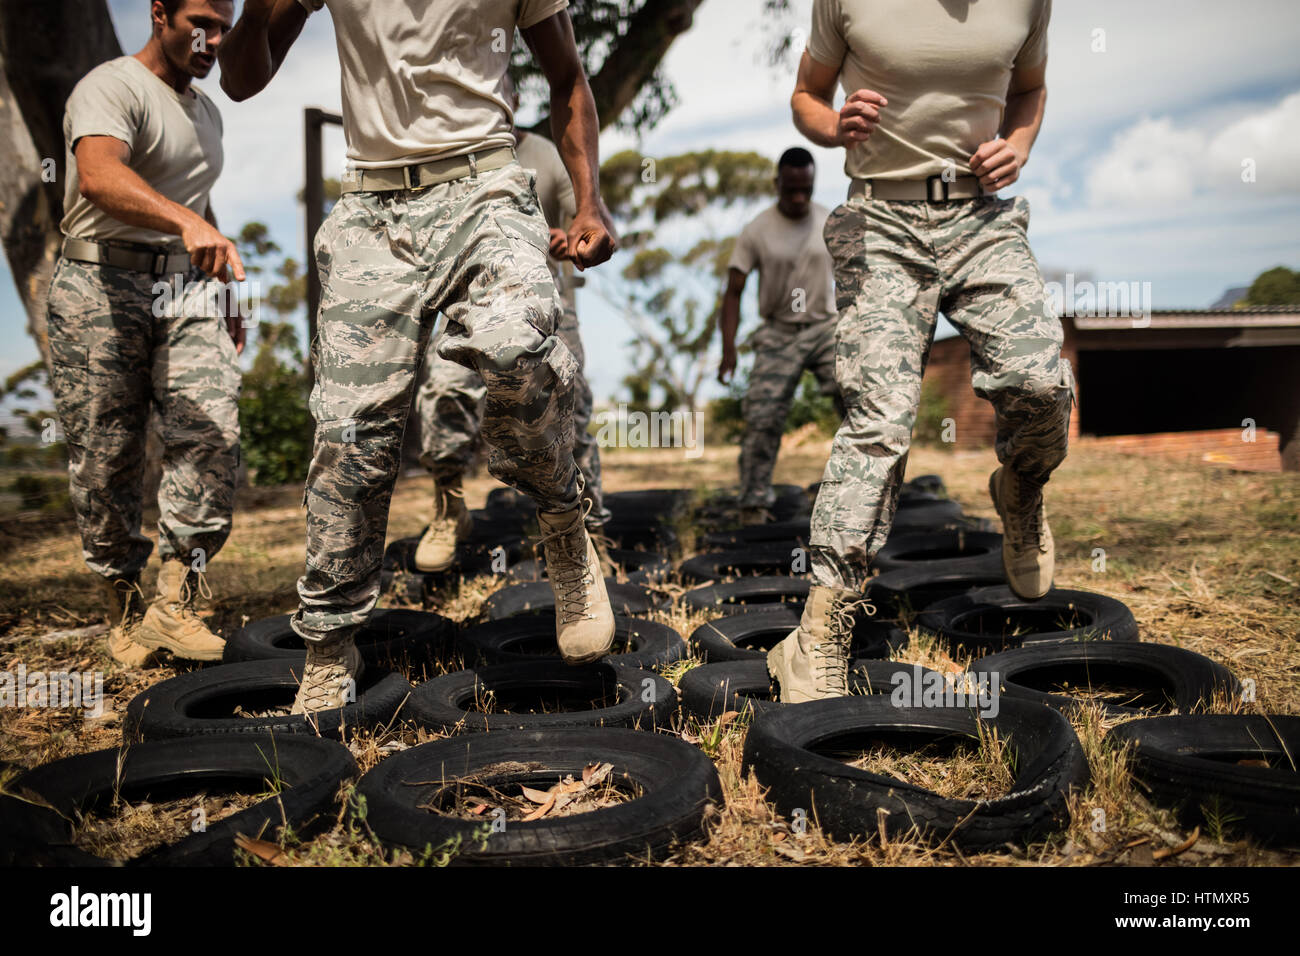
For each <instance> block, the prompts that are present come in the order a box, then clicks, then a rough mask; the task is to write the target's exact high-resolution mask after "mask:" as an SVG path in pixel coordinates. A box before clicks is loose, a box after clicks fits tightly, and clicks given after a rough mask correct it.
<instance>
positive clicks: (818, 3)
mask: <svg viewBox="0 0 1300 956" xmlns="http://www.w3.org/2000/svg"><path fill="white" fill-rule="evenodd" d="M1051 13H1052V0H813V13H812V31H811V33H810V35H809V37H808V54H809V55H810V56H811V57H812V58H813V59H814V60H817V61H818V62H819V63H823V64H825V65H827V66H833V67H838V68H839V70H840V85H841V86H842V87H843V88H844V91H845V95H846V96H847V95H849V94H851V93H854V92H855V91H857V90H860V89H867V90H874V91H875V92H877V93H880V94H881V95H883V96H884V97H885V99H887V100H888V101H889V105H888V106H886V107H884V108H883V109H881V111H880V125H879V126H878V127H877V128H876V130H875V131H874V132H873V133H872V134H871V136H870V138H868V139H867V141H866V142H864V143H859V144H857V145H856V146H853V147H851V148H850V149H848V150H846V151H845V159H844V172H845V173H847V174H848V175H849V176H851V177H854V178H858V179H924V178H925V177H927V176H933V175H937V174H941V173H942V172H943V171H944V170H945V169H946V168H948V164H949V163H951V164H952V165H953V166H955V167H956V172H955V175H958V176H968V175H970V163H969V160H970V157H971V154H972V153H974V152H975V150H976V149H978V148H979V147H980V145H981V144H983V143H987V142H989V141H990V140H992V139H994V138H996V137H997V133H998V129H999V128H1000V127H1001V125H1002V113H1003V110H1004V109H1005V108H1006V104H1007V87H1008V86H1009V85H1010V82H1011V71H1012V69H1013V68H1016V67H1035V66H1039V65H1041V64H1042V62H1043V61H1044V60H1045V59H1046V58H1047V23H1048V20H1049V19H1050V18H1051Z"/></svg>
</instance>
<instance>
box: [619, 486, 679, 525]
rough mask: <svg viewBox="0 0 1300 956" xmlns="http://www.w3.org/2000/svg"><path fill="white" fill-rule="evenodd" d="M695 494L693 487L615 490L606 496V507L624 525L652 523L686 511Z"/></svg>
mask: <svg viewBox="0 0 1300 956" xmlns="http://www.w3.org/2000/svg"><path fill="white" fill-rule="evenodd" d="M692 497H693V495H692V492H691V490H690V489H689V488H651V489H648V490H643V491H615V492H613V493H612V494H608V495H605V496H604V502H605V507H606V508H607V509H609V513H610V514H611V515H613V516H614V517H613V520H614V521H615V522H617V523H620V524H629V525H630V524H635V523H638V522H639V523H641V524H643V525H644V524H650V523H655V522H660V521H663V520H664V518H665V517H672V516H674V515H679V514H681V513H683V512H684V511H685V510H686V509H687V507H688V506H689V505H690V503H691V498H692Z"/></svg>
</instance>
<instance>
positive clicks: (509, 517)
mask: <svg viewBox="0 0 1300 956" xmlns="http://www.w3.org/2000/svg"><path fill="white" fill-rule="evenodd" d="M483 510H484V511H485V512H487V513H488V514H489V515H492V516H493V518H494V519H496V520H502V521H506V522H509V521H519V520H523V521H531V520H532V519H533V518H534V517H536V515H537V502H535V501H533V499H532V498H529V497H528V496H527V495H525V494H521V493H520V492H518V491H515V489H513V488H493V489H492V490H491V491H489V492H488V493H487V500H486V501H485V502H484V503H483ZM497 516H500V517H499V518H497Z"/></svg>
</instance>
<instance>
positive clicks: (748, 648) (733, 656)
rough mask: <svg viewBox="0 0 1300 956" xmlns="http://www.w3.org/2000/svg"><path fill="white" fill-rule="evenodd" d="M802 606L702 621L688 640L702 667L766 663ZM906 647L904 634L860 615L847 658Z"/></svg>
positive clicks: (793, 625) (885, 654)
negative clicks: (702, 661) (716, 664)
mask: <svg viewBox="0 0 1300 956" xmlns="http://www.w3.org/2000/svg"><path fill="white" fill-rule="evenodd" d="M802 613H803V608H802V605H797V604H785V605H779V606H776V607H773V608H770V609H766V608H764V609H761V610H753V611H744V612H741V613H740V614H730V615H728V616H726V617H721V618H717V619H715V620H712V621H705V622H704V623H703V624H701V625H700V626H699V627H697V628H696V629H695V632H694V633H693V634H692V635H691V640H692V641H694V642H695V646H696V648H697V649H698V652H699V655H700V657H701V658H702V659H703V660H704V661H705V662H706V663H710V664H713V663H718V662H720V661H752V660H767V652H768V651H770V650H771V649H772V648H773V647H775V646H776V644H777V643H778V642H779V641H781V640H783V639H784V638H785V637H786V635H788V634H789V633H790V632H791V631H792V630H794V629H795V628H796V627H798V626H799V618H800V615H801V614H802ZM906 646H907V632H906V631H904V630H903V629H902V628H900V627H898V626H896V625H894V624H892V623H891V622H889V621H884V620H881V619H880V618H879V617H867V616H865V615H862V616H860V617H858V618H857V620H856V622H855V626H854V628H853V642H852V644H850V646H849V654H850V656H852V657H854V658H880V657H888V656H889V655H890V653H892V652H893V651H895V650H898V649H900V648H903V647H906Z"/></svg>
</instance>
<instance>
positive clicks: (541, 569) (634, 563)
mask: <svg viewBox="0 0 1300 956" xmlns="http://www.w3.org/2000/svg"><path fill="white" fill-rule="evenodd" d="M609 557H610V560H611V561H613V562H614V564H616V565H617V566H618V567H619V568H620V569H622V571H623V573H624V575H625V576H626V577H627V583H628V584H639V585H641V586H642V587H645V586H647V585H651V584H659V583H662V582H663V581H664V580H665V579H666V578H668V577H669V576H670V575H671V574H672V573H673V564H672V562H671V561H669V560H668V556H667V555H663V554H659V553H658V552H655V551H629V550H627V549H626V548H611V549H610V551H609ZM506 580H508V581H510V582H511V583H514V584H529V583H531V582H533V581H545V580H547V577H546V561H545V560H531V559H530V560H528V561H520V562H519V563H518V564H516V565H514V566H513V567H511V568H510V570H509V571H507V572H506Z"/></svg>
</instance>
